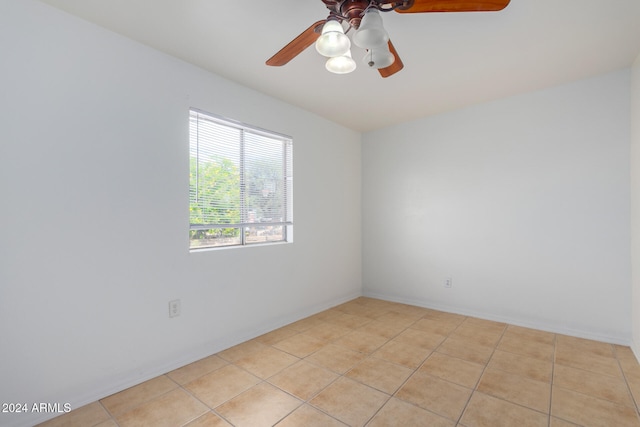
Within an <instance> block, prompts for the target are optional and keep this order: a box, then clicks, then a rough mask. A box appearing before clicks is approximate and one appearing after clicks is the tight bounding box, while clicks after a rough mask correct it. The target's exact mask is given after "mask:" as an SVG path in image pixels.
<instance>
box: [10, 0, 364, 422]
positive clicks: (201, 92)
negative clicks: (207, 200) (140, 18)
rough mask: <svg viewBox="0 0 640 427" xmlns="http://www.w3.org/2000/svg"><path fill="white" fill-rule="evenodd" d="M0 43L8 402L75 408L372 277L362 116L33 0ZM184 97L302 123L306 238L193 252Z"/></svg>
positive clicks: (295, 128) (287, 128) (261, 120)
mask: <svg viewBox="0 0 640 427" xmlns="http://www.w3.org/2000/svg"><path fill="white" fill-rule="evenodd" d="M0 52H2V66H1V67H0V81H1V82H2V85H1V87H0V195H1V201H2V208H1V209H0V221H1V224H2V225H1V226H0V402H26V403H29V404H31V403H34V402H50V403H51V402H61V403H65V402H70V403H71V404H72V407H74V408H75V407H78V406H79V405H81V404H84V403H87V402H90V401H93V400H95V399H97V398H101V397H104V396H106V395H108V394H110V393H112V392H115V391H118V390H121V389H123V388H125V387H127V386H131V385H133V384H135V383H137V382H140V381H142V380H144V379H147V378H150V377H153V376H155V375H158V374H160V373H164V372H166V371H168V370H171V369H173V368H176V367H178V366H181V365H183V364H185V363H188V362H191V361H193V360H195V359H198V358H200V357H203V356H205V355H208V354H212V353H214V352H216V351H218V350H221V349H223V348H226V347H229V346H231V345H234V344H236V343H238V342H241V341H243V340H245V339H248V338H251V337H253V336H256V335H258V334H260V333H262V332H266V331H267V330H270V329H273V328H275V327H278V326H281V325H282V324H285V323H288V322H291V321H294V320H297V319H299V318H301V317H304V316H306V315H310V314H312V313H314V312H316V311H319V310H321V309H324V308H327V307H329V306H332V305H335V304H338V303H340V302H342V301H345V300H348V299H350V298H353V297H355V296H358V295H360V294H361V282H362V280H361V255H360V254H361V249H360V241H361V239H360V216H361V211H360V192H361V190H360V188H361V171H360V155H361V149H360V138H361V136H360V134H359V133H357V132H354V131H351V130H348V129H346V128H343V127H341V126H338V125H336V124H333V123H331V122H328V121H326V120H324V119H321V118H319V117H317V116H314V115H312V114H310V113H307V112H304V111H302V110H300V109H297V108H294V107H292V106H289V105H287V104H284V103H282V102H279V101H276V100H274V99H272V98H269V97H267V96H264V95H262V94H259V93H257V92H254V91H251V90H249V89H246V88H243V87H241V86H238V85H235V84H233V83H231V82H229V81H226V80H224V79H222V78H219V77H217V76H215V75H212V74H209V73H207V72H205V71H203V70H201V69H198V68H195V67H193V66H191V65H188V64H186V63H183V62H181V61H178V60H176V59H173V58H171V57H168V56H166V55H164V54H161V53H159V52H156V51H154V50H152V49H149V48H147V47H144V46H142V45H140V44H137V43H135V42H132V41H130V40H127V39H125V38H123V37H120V36H118V35H115V34H113V33H110V32H107V31H104V30H102V29H100V28H98V27H95V26H93V25H91V24H89V23H86V22H84V21H81V20H79V19H77V18H74V17H71V16H69V15H66V14H64V13H63V12H60V11H58V10H56V9H52V8H50V7H48V6H45V5H43V4H41V3H38V2H34V1H19V2H18V1H9V2H0ZM189 107H197V108H200V109H202V110H205V111H209V112H212V113H215V114H219V115H223V116H227V117H230V118H233V119H236V120H240V121H243V122H246V123H249V124H252V125H255V126H259V127H262V128H266V129H271V130H274V131H276V132H280V133H284V134H288V135H291V136H292V137H293V140H294V180H295V187H294V220H295V242H294V243H292V244H288V245H275V246H262V247H253V248H242V249H229V250H218V251H209V252H202V253H193V254H190V253H189V252H188V224H189V219H188V108H189ZM328 170H330V171H331V173H330V174H327V173H326V172H327V171H328ZM319 177H321V179H319ZM332 206H340V209H341V214H342V217H341V220H340V221H334V213H335V211H334V210H333V209H332V208H331V207H332ZM175 298H179V299H181V301H182V315H181V316H180V317H178V318H174V319H170V318H169V317H168V301H169V300H172V299H175ZM54 415H57V414H31V415H17V416H11V415H7V414H1V415H0V425H3V426H6V425H31V424H33V423H34V422H36V421H41V420H43V419H44V418H48V417H52V416H54Z"/></svg>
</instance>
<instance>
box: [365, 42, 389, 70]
mask: <svg viewBox="0 0 640 427" xmlns="http://www.w3.org/2000/svg"><path fill="white" fill-rule="evenodd" d="M395 60H396V57H395V56H393V53H391V51H390V50H389V46H388V45H385V46H382V47H378V48H377V49H369V50H367V53H365V55H364V58H363V62H364V63H365V64H366V65H367V67H369V68H374V69H376V70H377V69H380V68H387V67H388V66H389V65H391V64H393V63H394V62H395Z"/></svg>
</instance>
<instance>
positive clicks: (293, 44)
mask: <svg viewBox="0 0 640 427" xmlns="http://www.w3.org/2000/svg"><path fill="white" fill-rule="evenodd" d="M325 22H327V21H326V19H323V20H322V21H318V22H316V23H314V24H312V25H311V26H310V27H309V28H307V29H306V30H304V31H303V32H302V34H300V35H299V36H298V37H296V38H295V39H293V40H291V41H290V42H289V44H287V45H286V46H285V47H283V48H282V49H280V51H279V52H278V53H276V54H275V55H273V56H272V57H271V58H269V59H268V60H267V62H266V64H267V65H271V66H274V67H280V66H282V65H284V64H286V63H287V62H289V61H291V60H292V59H293V58H295V57H296V56H298V55H300V54H301V53H302V51H304V50H305V49H306V48H308V47H309V46H311V45H312V44H313V43H315V41H316V40H317V39H318V37H320V31H321V30H322V26H323V25H324V23H325Z"/></svg>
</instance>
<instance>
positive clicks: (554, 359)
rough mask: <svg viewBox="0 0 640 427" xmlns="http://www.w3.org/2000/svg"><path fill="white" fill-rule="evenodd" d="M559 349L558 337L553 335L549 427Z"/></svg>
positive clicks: (549, 424)
mask: <svg viewBox="0 0 640 427" xmlns="http://www.w3.org/2000/svg"><path fill="white" fill-rule="evenodd" d="M557 349H558V335H557V334H553V356H552V359H551V382H550V383H549V418H548V426H549V427H551V410H552V406H553V380H554V378H555V372H556V351H557Z"/></svg>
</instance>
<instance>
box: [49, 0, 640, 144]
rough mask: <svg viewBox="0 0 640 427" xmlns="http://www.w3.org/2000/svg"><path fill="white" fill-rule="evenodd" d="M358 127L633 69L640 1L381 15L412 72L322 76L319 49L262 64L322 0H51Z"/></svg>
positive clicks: (519, 2) (519, 3) (518, 3)
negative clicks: (277, 62) (279, 63)
mask: <svg viewBox="0 0 640 427" xmlns="http://www.w3.org/2000/svg"><path fill="white" fill-rule="evenodd" d="M42 1H44V2H45V3H48V4H51V5H54V6H56V7H59V8H61V9H64V10H66V11H68V12H70V13H72V14H74V15H77V16H80V17H82V18H84V19H86V20H89V21H92V22H95V23H97V24H98V25H101V26H103V27H105V28H108V29H110V30H112V31H115V32H117V33H120V34H122V35H125V36H127V37H130V38H132V39H134V40H137V41H140V42H142V43H144V44H146V45H149V46H151V47H153V48H156V49H158V50H161V51H164V52H166V53H168V54H171V55H173V56H176V57H178V58H181V59H183V60H185V61H187V62H190V63H192V64H195V65H197V66H200V67H202V68H205V69H207V70H210V71H212V72H214V73H216V74H218V75H220V76H223V77H226V78H227V79H230V80H233V81H235V82H237V83H240V84H242V85H244V86H247V87H250V88H253V89H255V90H258V91H260V92H263V93H266V94H268V95H271V96H273V97H276V98H279V99H282V100H283V101H286V102H288V103H291V104H294V105H297V106H299V107H301V108H304V109H306V110H308V111H312V112H314V113H316V114H318V115H320V116H323V117H325V118H327V119H329V120H332V121H335V122H337V123H341V124H343V125H344V126H347V127H350V128H352V129H354V130H357V131H369V130H373V129H377V128H381V127H385V126H389V125H393V124H396V123H401V122H405V121H408V120H412V119H416V118H419V117H424V116H427V115H431V114H437V113H440V112H443V111H448V110H452V109H457V108H460V107H464V106H467V105H472V104H476V103H480V102H484V101H488V100H493V99H498V98H503V97H506V96H510V95H514V94H518V93H523V92H528V91H532V90H536V89H540V88H544V87H548V86H553V85H557V84H562V83H566V82H569V81H573V80H578V79H582V78H586V77H590V76H594V75H598V74H602V73H606V72H609V71H613V70H617V69H620V68H624V67H627V66H630V65H631V64H632V62H633V61H634V59H635V58H636V57H637V55H638V54H640V0H511V4H510V5H509V6H507V8H506V9H504V10H503V11H500V12H475V13H430V14H427V13H425V14H411V15H410V14H399V13H395V12H389V13H385V14H383V15H382V16H383V19H384V24H385V28H386V29H387V31H388V33H389V35H390V37H391V40H392V41H393V44H394V46H395V47H396V49H397V50H398V53H399V55H400V57H401V58H402V60H403V62H404V64H405V68H404V69H403V70H402V71H400V72H399V73H397V74H395V75H393V76H391V77H389V78H387V79H383V78H381V77H380V76H379V74H378V73H377V71H374V70H369V69H367V68H366V67H365V66H364V65H363V64H362V63H361V61H360V60H361V57H362V56H363V55H364V52H363V51H362V50H361V49H359V48H354V49H353V56H354V59H356V60H357V61H358V68H357V69H356V71H355V72H353V73H351V74H348V75H334V74H331V73H329V72H327V71H326V70H325V69H324V58H323V57H321V56H320V55H319V54H317V53H316V51H315V49H314V48H313V46H311V47H310V48H308V49H307V50H306V51H305V52H303V53H302V54H301V55H299V56H298V57H297V58H295V59H294V60H292V61H291V62H290V63H289V64H287V65H285V66H283V67H268V66H266V65H265V64H264V63H265V61H266V60H267V59H268V58H269V57H271V56H272V55H273V54H274V53H276V52H277V51H278V50H280V48H282V47H283V46H284V45H285V44H287V43H288V42H289V41H290V40H291V39H293V38H294V37H296V36H297V35H298V34H300V33H301V32H302V31H303V30H305V29H306V28H307V27H309V26H310V25H311V24H312V23H313V22H315V21H318V20H321V19H324V18H326V16H327V14H328V10H327V9H326V7H325V6H324V4H323V3H322V1H321V0H269V1H265V0H248V1H239V0H233V1H230V0H227V1H222V0H42Z"/></svg>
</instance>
